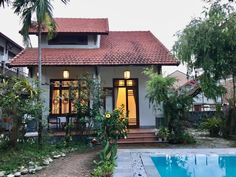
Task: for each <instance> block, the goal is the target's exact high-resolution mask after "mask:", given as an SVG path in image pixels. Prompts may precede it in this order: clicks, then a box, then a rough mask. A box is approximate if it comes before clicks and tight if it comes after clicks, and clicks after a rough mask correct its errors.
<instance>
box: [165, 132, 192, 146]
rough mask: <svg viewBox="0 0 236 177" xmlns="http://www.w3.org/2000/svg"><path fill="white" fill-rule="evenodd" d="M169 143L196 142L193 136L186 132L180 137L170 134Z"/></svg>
mask: <svg viewBox="0 0 236 177" xmlns="http://www.w3.org/2000/svg"><path fill="white" fill-rule="evenodd" d="M169 142H170V143H172V144H195V143H196V140H195V139H194V137H193V136H192V135H190V134H189V133H187V132H184V133H183V134H180V135H175V134H173V133H171V134H170V137H169Z"/></svg>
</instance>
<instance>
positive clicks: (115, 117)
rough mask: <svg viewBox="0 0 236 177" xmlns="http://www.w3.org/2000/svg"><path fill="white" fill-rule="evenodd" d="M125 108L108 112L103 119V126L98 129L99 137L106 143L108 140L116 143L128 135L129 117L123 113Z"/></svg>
mask: <svg viewBox="0 0 236 177" xmlns="http://www.w3.org/2000/svg"><path fill="white" fill-rule="evenodd" d="M123 112H124V108H123V107H121V108H120V109H115V110H114V111H113V112H111V113H110V112H106V113H105V114H104V116H103V117H102V119H101V126H100V128H99V129H98V130H97V136H98V139H99V140H100V141H101V142H102V143H103V144H104V145H105V144H106V142H110V143H116V142H117V141H118V140H119V139H121V138H125V137H126V136H127V126H128V119H127V118H126V117H125V116H124V114H123Z"/></svg>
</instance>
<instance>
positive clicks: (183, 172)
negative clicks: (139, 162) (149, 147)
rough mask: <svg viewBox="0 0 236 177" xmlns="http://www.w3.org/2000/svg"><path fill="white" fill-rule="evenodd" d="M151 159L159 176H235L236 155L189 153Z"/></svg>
mask: <svg viewBox="0 0 236 177" xmlns="http://www.w3.org/2000/svg"><path fill="white" fill-rule="evenodd" d="M151 159H152V161H153V162H154V164H155V167H156V169H157V170H158V172H159V174H160V176H161V177H236V156H230V155H216V154H210V155H203V154H191V155H171V156H168V155H166V156H152V157H151Z"/></svg>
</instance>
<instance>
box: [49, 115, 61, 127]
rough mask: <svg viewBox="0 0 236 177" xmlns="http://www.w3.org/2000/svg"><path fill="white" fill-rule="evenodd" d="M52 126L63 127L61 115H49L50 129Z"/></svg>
mask: <svg viewBox="0 0 236 177" xmlns="http://www.w3.org/2000/svg"><path fill="white" fill-rule="evenodd" d="M51 128H54V129H57V130H59V129H61V119H60V118H59V117H55V116H50V115H49V116H48V130H49V129H51Z"/></svg>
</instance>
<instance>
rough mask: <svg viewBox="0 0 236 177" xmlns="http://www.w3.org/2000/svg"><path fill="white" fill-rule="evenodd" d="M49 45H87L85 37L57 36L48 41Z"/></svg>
mask: <svg viewBox="0 0 236 177" xmlns="http://www.w3.org/2000/svg"><path fill="white" fill-rule="evenodd" d="M48 44H49V45H88V36H87V35H78V34H77V35H73V34H58V35H57V36H56V37H55V38H53V39H51V40H49V41H48Z"/></svg>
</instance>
